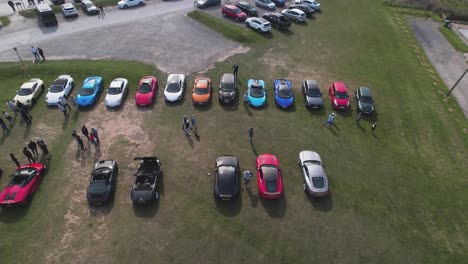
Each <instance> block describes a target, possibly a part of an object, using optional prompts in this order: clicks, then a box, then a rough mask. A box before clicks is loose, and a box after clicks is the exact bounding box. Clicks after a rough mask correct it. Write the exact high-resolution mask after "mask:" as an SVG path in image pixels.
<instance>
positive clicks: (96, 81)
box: [76, 76, 103, 107]
mask: <svg viewBox="0 0 468 264" xmlns="http://www.w3.org/2000/svg"><path fill="white" fill-rule="evenodd" d="M102 90H103V83H102V77H100V76H91V77H88V78H86V79H85V80H84V82H83V86H82V87H81V89H80V91H79V92H78V95H77V96H76V103H77V105H78V106H79V107H87V106H93V105H94V104H96V102H97V100H98V96H99V94H100V93H101V92H102Z"/></svg>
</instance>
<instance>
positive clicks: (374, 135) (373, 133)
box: [372, 132, 381, 143]
mask: <svg viewBox="0 0 468 264" xmlns="http://www.w3.org/2000/svg"><path fill="white" fill-rule="evenodd" d="M372 136H373V137H374V138H375V139H376V140H377V141H378V142H379V143H381V142H380V139H379V137H378V136H377V135H376V134H375V132H372Z"/></svg>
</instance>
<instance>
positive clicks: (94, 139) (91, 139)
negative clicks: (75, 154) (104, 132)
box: [72, 125, 101, 151]
mask: <svg viewBox="0 0 468 264" xmlns="http://www.w3.org/2000/svg"><path fill="white" fill-rule="evenodd" d="M81 133H82V134H83V136H84V137H85V138H86V139H87V140H88V145H89V143H91V144H93V145H94V147H95V148H99V146H100V144H101V141H100V140H99V134H98V130H97V129H96V128H94V127H93V128H91V133H89V130H88V128H87V127H86V126H85V125H83V126H82V127H81ZM72 137H73V138H74V139H75V140H76V143H77V144H78V148H79V150H80V151H86V147H85V145H84V143H83V140H82V139H81V137H80V136H79V135H78V132H77V131H76V129H73V130H72Z"/></svg>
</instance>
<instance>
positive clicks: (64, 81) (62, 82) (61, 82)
mask: <svg viewBox="0 0 468 264" xmlns="http://www.w3.org/2000/svg"><path fill="white" fill-rule="evenodd" d="M67 83H68V79H67V78H58V79H56V80H55V81H54V82H53V83H52V85H62V86H65V85H66V84H67Z"/></svg>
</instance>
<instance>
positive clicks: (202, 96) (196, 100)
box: [192, 77, 211, 105]
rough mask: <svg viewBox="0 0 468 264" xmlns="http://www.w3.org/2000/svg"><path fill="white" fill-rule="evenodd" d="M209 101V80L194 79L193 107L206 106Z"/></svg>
mask: <svg viewBox="0 0 468 264" xmlns="http://www.w3.org/2000/svg"><path fill="white" fill-rule="evenodd" d="M210 99H211V79H209V78H205V77H199V78H196V79H195V84H194V85H193V90H192V102H193V104H194V105H206V104H208V103H209V102H210Z"/></svg>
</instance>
